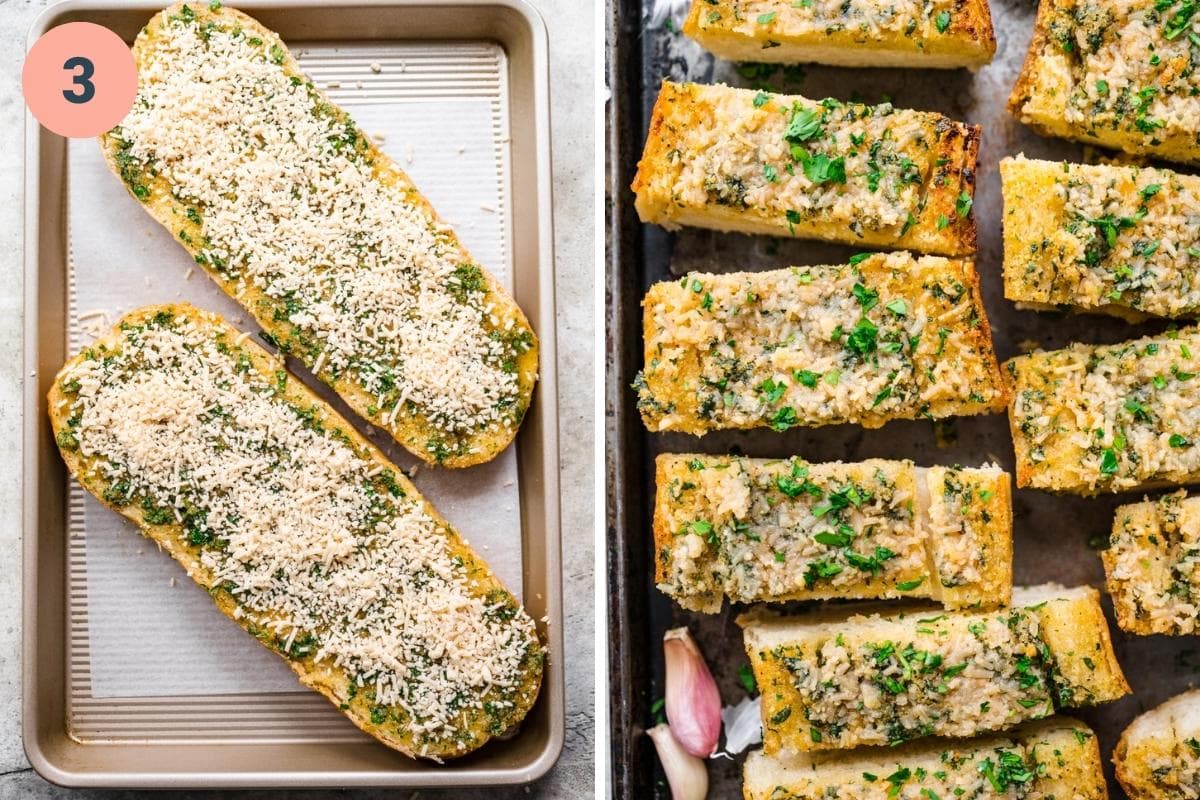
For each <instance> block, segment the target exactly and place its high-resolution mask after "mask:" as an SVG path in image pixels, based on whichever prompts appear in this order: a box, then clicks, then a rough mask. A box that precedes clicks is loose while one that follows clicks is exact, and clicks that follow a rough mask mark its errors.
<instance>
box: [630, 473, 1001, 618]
mask: <svg viewBox="0 0 1200 800" xmlns="http://www.w3.org/2000/svg"><path fill="white" fill-rule="evenodd" d="M796 474H799V475H802V476H803V477H791V478H789V476H793V475H796ZM655 476H656V479H655V484H656V490H655V505H654V523H653V529H654V543H655V582H656V584H657V586H658V588H659V589H660V590H661V591H662V592H664V593H665V594H667V595H669V596H670V597H671V598H672V599H674V600H675V601H676V602H677V603H679V604H680V605H681V606H683V607H684V608H688V609H691V610H695V611H701V612H704V613H710V614H715V613H717V612H719V611H720V610H721V607H722V601H723V599H724V598H725V597H728V598H729V599H730V600H731V601H733V602H740V603H749V602H785V601H790V600H824V599H835V598H840V599H882V598H899V597H908V598H919V597H927V598H931V599H934V600H936V601H938V602H941V603H942V604H943V605H945V606H946V607H947V608H977V609H989V608H996V607H999V606H1006V605H1008V603H1009V600H1010V598H1011V595H1012V504H1011V489H1010V481H1009V476H1008V474H1007V473H1005V472H1003V471H1002V470H1000V469H998V468H995V467H991V468H980V469H968V468H946V467H932V468H921V467H917V466H915V465H914V464H913V463H912V462H911V461H887V460H883V459H870V460H868V461H864V462H859V463H851V464H846V463H842V462H834V463H827V464H811V463H807V462H803V461H800V460H799V459H796V460H785V461H780V460H772V459H752V458H741V457H734V456H731V457H721V456H706V455H702V454H698V453H680V454H666V453H664V454H660V455H659V456H658V457H657V459H656V460H655ZM871 476H874V477H873V478H872V477H871ZM881 476H882V477H881ZM780 479H783V480H785V486H787V487H789V489H790V490H791V491H793V492H796V489H795V487H796V485H797V484H800V485H804V484H803V482H804V481H808V482H809V483H811V488H809V489H808V490H806V491H803V492H799V493H797V494H795V495H794V496H791V499H788V498H789V496H788V495H785V494H784V493H783V492H782V490H780V489H779V488H778V481H779V480H780ZM787 480H791V482H792V483H791V484H790V485H789V484H787V483H786V481H787ZM872 480H874V483H873V482H872ZM848 485H855V486H858V485H861V486H863V487H864V490H865V491H874V492H875V493H876V496H877V497H880V495H879V493H880V492H883V495H882V497H883V499H882V500H881V505H880V506H872V507H871V508H872V509H873V510H872V511H870V512H864V513H865V516H866V520H867V522H866V523H865V524H864V527H863V528H862V529H861V530H856V533H855V539H854V541H853V542H852V545H853V548H852V549H853V551H854V553H856V554H863V553H866V554H870V553H871V552H872V551H873V550H874V548H875V547H876V546H877V545H880V544H882V546H885V547H887V548H888V549H889V550H890V551H892V552H894V553H895V555H893V556H892V557H890V558H888V559H886V560H885V561H884V562H882V563H881V567H882V568H881V569H880V570H879V572H878V573H874V572H864V571H861V570H859V569H856V568H855V567H854V565H853V563H852V562H850V561H849V560H848V558H849V557H848V556H847V554H846V553H843V552H842V548H843V547H844V545H840V544H839V543H836V542H834V543H832V544H830V545H829V546H828V547H827V548H826V549H823V550H822V549H821V547H820V545H821V543H820V542H819V540H817V539H813V540H811V541H810V537H811V536H813V535H814V534H820V533H822V532H825V533H827V532H828V528H829V527H830V526H831V525H832V524H833V523H832V521H830V519H829V518H828V517H825V518H822V519H821V520H820V521H813V522H812V523H811V525H810V526H809V527H805V525H803V524H802V523H800V522H795V523H792V524H790V525H788V526H787V530H786V533H785V534H782V535H780V534H779V533H778V532H776V531H775V530H774V529H775V524H776V523H775V522H774V521H773V520H771V519H770V518H768V519H766V520H764V519H762V518H759V517H756V516H755V511H754V509H761V508H763V507H764V506H765V507H767V508H770V509H775V508H777V507H779V508H789V509H792V511H791V512H789V517H791V518H795V517H796V516H799V517H800V518H803V512H801V511H800V509H803V508H811V507H813V506H814V505H816V504H819V503H820V502H823V501H824V500H825V498H826V497H827V493H826V491H827V490H828V491H833V490H835V489H836V488H837V487H845V486H848ZM821 487H825V489H822V488H821ZM743 492H745V494H742V493H743ZM896 498H900V499H899V500H897V499H896ZM872 502H874V500H873V501H872ZM905 507H910V508H911V509H912V511H911V518H908V519H905V518H903V517H901V518H900V519H897V520H892V514H893V513H894V512H896V511H902V510H903V508H905ZM731 509H734V510H731ZM768 513H773V512H768ZM880 518H882V519H885V520H889V521H888V522H886V523H883V524H881V523H879V522H878V520H879V519H880ZM856 519H857V518H856V517H855V516H854V515H853V514H851V515H850V516H849V517H846V518H845V520H844V521H845V523H846V524H847V525H849V526H850V527H851V528H856V525H855V522H856ZM697 522H699V524H702V525H709V526H711V530H709V531H708V532H707V534H706V535H703V536H701V535H698V534H696V533H695V531H691V530H688V525H689V524H694V523H697ZM730 526H735V527H734V529H733V530H731V529H730ZM742 526H744V530H742V529H741V527H742ZM760 527H761V528H762V529H763V530H764V531H770V532H772V533H774V534H775V535H777V536H778V538H775V539H772V540H771V541H769V542H767V543H765V544H764V543H763V541H762V540H761V537H760V535H759V532H758V530H759V528H760ZM793 539H794V541H793ZM762 548H770V549H771V550H773V551H774V559H773V560H772V559H770V558H766V556H765V555H764V554H763V553H762V552H759V551H760V549H762ZM810 551H811V552H810ZM847 552H849V551H847ZM767 555H769V554H767ZM843 559H847V560H846V561H845V563H843ZM817 563H831V564H837V565H839V566H840V568H841V572H839V573H838V575H840V576H841V577H837V576H831V577H833V578H834V580H829V579H828V578H826V579H813V578H810V577H808V576H807V575H806V573H805V570H803V569H801V567H803V566H804V565H812V564H817ZM732 564H737V565H739V568H738V570H737V573H736V574H734V573H733V571H732V569H731V568H730V565H732ZM848 577H849V578H851V580H847V578H848ZM810 584H811V585H810Z"/></svg>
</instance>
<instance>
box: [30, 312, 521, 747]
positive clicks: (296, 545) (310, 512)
mask: <svg viewBox="0 0 1200 800" xmlns="http://www.w3.org/2000/svg"><path fill="white" fill-rule="evenodd" d="M248 336H249V334H247V333H239V332H238V331H236V330H235V329H233V328H231V327H229V326H228V325H227V324H226V323H225V322H224V321H223V320H221V318H220V317H218V316H217V315H215V314H205V313H202V312H200V311H198V310H197V309H195V308H193V307H191V306H188V305H185V304H180V305H174V306H159V307H150V308H146V309H142V310H140V311H135V312H133V313H131V314H129V315H128V316H126V317H125V318H124V319H123V320H122V321H121V322H120V324H119V325H118V326H117V328H116V329H114V331H113V332H112V334H110V335H109V336H107V337H104V338H102V339H100V340H99V341H97V342H96V343H94V344H93V345H92V346H91V347H89V348H87V349H86V350H85V351H84V352H83V353H81V354H80V355H79V356H77V357H76V358H75V359H73V360H72V361H70V362H68V363H67V365H66V366H64V367H63V369H62V371H61V372H60V373H59V375H58V377H57V378H56V380H55V382H54V387H53V389H52V391H51V394H50V398H49V408H50V412H51V421H52V423H53V426H54V431H55V436H56V441H57V443H58V445H59V448H60V450H61V452H62V454H63V457H64V459H65V460H66V462H67V465H68V467H69V468H70V469H71V472H72V473H73V474H74V475H75V477H76V478H78V480H79V481H80V483H81V484H83V486H84V487H85V488H86V489H88V490H89V491H90V492H92V493H93V494H94V495H96V497H98V498H100V499H101V500H103V501H104V502H105V503H106V504H108V505H110V506H111V507H113V508H114V509H116V510H118V511H120V512H121V513H122V514H123V515H125V516H126V517H128V518H130V519H131V520H133V521H134V522H136V523H137V524H138V525H139V526H140V527H141V529H142V531H143V533H144V534H145V535H146V536H148V537H150V538H152V539H153V540H155V541H156V542H158V543H159V544H160V545H161V546H162V547H164V548H165V549H166V550H167V551H168V552H170V553H171V555H172V556H173V557H175V559H176V560H178V561H179V562H180V563H181V564H182V565H183V566H184V567H185V568H186V569H187V571H188V574H189V575H190V576H191V577H192V578H193V579H194V580H196V582H197V583H199V584H200V585H201V586H203V587H204V588H206V589H208V590H209V593H210V594H211V595H212V596H213V599H214V600H215V601H216V603H217V605H218V607H219V608H220V609H221V610H222V611H223V612H225V613H226V614H228V615H229V616H230V617H231V618H233V619H234V620H235V621H236V622H237V623H238V624H239V625H240V626H242V627H243V628H244V629H246V630H247V631H248V632H249V633H250V634H251V635H253V636H254V637H255V638H257V639H258V640H259V641H260V642H261V643H262V644H263V645H264V646H266V647H268V648H270V649H271V650H274V651H275V652H277V653H279V654H280V655H281V656H282V657H283V658H284V659H285V660H286V661H287V662H288V664H289V666H291V668H292V669H293V670H294V671H296V673H297V674H298V675H299V676H300V679H301V682H302V683H304V684H305V685H307V686H309V687H311V688H314V689H316V690H318V691H320V692H321V693H322V694H324V695H325V696H326V697H328V698H329V699H330V700H331V701H332V702H334V703H335V704H337V705H339V707H340V708H341V709H342V710H343V711H344V712H345V713H346V714H347V716H349V717H350V719H351V720H353V721H354V723H355V724H356V725H358V726H359V727H361V728H363V729H364V730H366V731H367V732H369V733H371V734H372V735H374V736H376V737H377V738H379V739H380V740H381V741H383V742H384V743H385V744H387V745H389V746H391V747H394V748H396V749H398V750H401V751H403V752H405V753H408V754H410V755H420V756H427V757H431V758H441V757H448V756H458V755H462V754H464V753H466V752H469V751H470V750H473V749H475V748H477V747H479V746H480V745H482V744H483V743H484V742H485V741H487V740H488V739H489V738H490V737H492V736H495V735H498V734H500V733H503V732H504V731H506V730H508V729H509V728H510V727H512V726H513V725H514V724H516V723H517V722H519V721H520V720H521V719H522V718H523V717H524V716H525V713H526V712H527V711H528V709H529V708H530V706H531V705H532V703H533V701H534V700H535V699H536V697H537V693H538V685H539V681H540V674H541V663H542V648H541V645H540V644H539V642H538V637H537V634H536V632H535V629H534V624H533V621H532V620H531V619H530V618H529V616H528V615H527V614H526V613H525V611H524V610H523V609H522V608H521V607H520V605H519V603H518V602H517V600H516V599H515V598H514V597H513V596H512V595H511V594H510V593H509V592H508V591H506V590H505V589H504V587H503V586H502V585H501V584H500V583H499V581H498V580H497V579H496V578H495V576H494V575H493V574H492V573H491V571H490V570H489V569H488V567H487V565H486V564H484V563H483V562H482V560H480V559H479V558H478V556H476V555H475V554H474V553H473V552H472V551H471V550H470V548H469V547H467V546H466V544H465V543H464V542H463V541H462V539H461V538H460V537H459V536H458V534H457V533H456V532H455V531H454V530H453V529H452V528H451V527H450V526H449V524H448V523H447V522H446V521H445V520H444V519H443V518H442V517H441V516H440V515H438V513H437V512H436V511H435V510H434V509H433V507H432V506H430V505H429V503H428V502H426V501H425V500H424V498H422V497H421V495H420V494H419V493H417V491H416V489H415V488H414V487H413V485H412V484H411V483H409V482H408V480H407V479H405V478H404V476H403V475H402V474H400V473H399V472H398V470H397V468H396V467H395V466H394V465H392V464H391V463H389V462H388V461H387V460H386V459H385V458H384V457H383V456H382V454H381V453H379V452H378V451H377V450H376V449H375V448H374V447H372V446H371V445H370V444H369V443H368V442H367V441H366V440H365V439H363V438H362V437H361V436H359V435H358V434H357V433H356V432H355V431H354V430H353V429H352V428H351V427H350V426H349V425H348V424H347V423H346V422H345V420H343V419H342V418H341V417H339V416H338V415H337V414H336V412H334V411H333V410H332V409H331V408H330V407H329V406H327V405H326V404H325V403H323V402H322V401H321V400H319V399H317V398H316V397H314V396H313V395H312V394H311V393H310V392H309V391H308V390H307V389H306V388H305V387H303V385H302V384H300V383H299V382H298V381H296V380H295V379H293V378H292V377H291V376H290V375H288V373H287V372H286V371H284V369H283V367H282V364H280V363H279V362H278V361H276V360H274V359H273V358H271V357H270V356H269V355H268V354H267V353H266V352H265V351H263V350H262V349H261V348H259V347H258V346H256V345H254V344H253V343H251V342H249V341H248V339H247V337H248Z"/></svg>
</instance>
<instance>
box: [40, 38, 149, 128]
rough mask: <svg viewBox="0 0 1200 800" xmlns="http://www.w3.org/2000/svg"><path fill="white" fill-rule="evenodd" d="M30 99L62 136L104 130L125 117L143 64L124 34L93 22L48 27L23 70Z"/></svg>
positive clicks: (48, 123) (46, 125) (42, 118)
mask: <svg viewBox="0 0 1200 800" xmlns="http://www.w3.org/2000/svg"><path fill="white" fill-rule="evenodd" d="M21 86H22V90H23V91H24V93H25V104H26V105H28V106H29V110H30V111H31V112H32V113H33V116H34V117H36V118H37V121H38V122H40V123H42V125H44V126H45V127H46V128H48V129H49V130H51V131H54V132H55V133H57V134H59V135H60V136H68V137H72V138H81V137H90V136H99V135H100V134H102V133H104V132H105V131H107V130H109V129H111V128H113V127H114V126H115V125H116V124H117V123H119V122H120V121H121V120H122V119H124V118H125V115H126V114H128V113H129V109H130V108H132V107H133V98H134V96H135V95H136V94H137V66H136V65H135V64H134V63H133V53H132V52H131V51H130V49H129V45H127V44H125V42H123V41H121V37H120V36H117V35H116V34H115V33H113V32H112V31H110V30H109V29H108V28H105V27H102V26H100V25H94V24H92V23H91V22H68V23H67V24H65V25H59V26H58V27H57V28H51V29H50V30H48V31H46V33H45V34H43V35H42V37H41V38H39V39H38V40H37V41H36V42H34V43H33V47H32V48H30V50H29V53H28V55H26V56H25V66H24V68H23V69H22V70H21Z"/></svg>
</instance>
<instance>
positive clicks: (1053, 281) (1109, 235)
mask: <svg viewBox="0 0 1200 800" xmlns="http://www.w3.org/2000/svg"><path fill="white" fill-rule="evenodd" d="M1000 174H1001V177H1002V178H1003V186H1004V294H1005V297H1007V298H1008V299H1009V300H1015V301H1018V302H1023V303H1028V304H1030V305H1033V306H1034V307H1054V306H1060V305H1061V306H1070V307H1075V308H1080V309H1084V310H1089V311H1104V312H1108V313H1113V314H1118V315H1121V316H1126V317H1134V318H1136V317H1139V316H1142V315H1146V314H1152V315H1155V316H1161V317H1194V316H1196V315H1197V314H1198V313H1200V281H1197V280H1196V274H1197V271H1198V270H1200V178H1195V177H1193V176H1190V175H1180V174H1178V173H1175V172H1171V171H1169V170H1160V169H1152V168H1149V167H1145V168H1140V167H1123V166H1090V165H1083V164H1067V163H1058V162H1050V161H1033V160H1028V159H1026V158H1024V157H1018V158H1006V159H1004V160H1003V161H1001V162H1000Z"/></svg>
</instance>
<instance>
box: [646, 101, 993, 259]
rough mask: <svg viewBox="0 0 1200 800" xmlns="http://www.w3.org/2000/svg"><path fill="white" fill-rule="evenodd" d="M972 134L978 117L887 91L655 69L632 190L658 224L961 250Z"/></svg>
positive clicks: (970, 239)
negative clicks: (854, 92)
mask: <svg viewBox="0 0 1200 800" xmlns="http://www.w3.org/2000/svg"><path fill="white" fill-rule="evenodd" d="M978 146H979V130H978V128H974V127H971V126H968V125H964V124H962V123H958V122H954V121H952V120H950V119H947V118H946V117H943V116H941V115H940V114H934V113H927V112H920V111H906V110H900V109H896V108H893V107H892V106H891V104H890V103H884V104H882V105H876V106H867V105H862V104H857V103H841V102H839V101H837V100H832V99H829V100H822V101H819V102H818V101H815V100H809V99H807V98H804V97H799V96H789V95H776V94H770V93H768V92H754V91H750V90H746V89H732V88H730V87H728V86H722V85H715V86H702V85H699V84H690V83H689V84H676V83H671V82H669V81H665V82H664V83H663V86H662V90H661V91H660V93H659V96H658V100H657V101H656V103H655V106H654V116H653V119H652V120H651V123H650V132H649V135H648V137H647V140H646V147H645V151H644V152H643V154H642V159H641V161H640V162H639V164H638V174H637V177H636V178H635V180H634V183H633V190H634V192H635V193H636V194H637V209H638V213H639V214H640V216H641V218H642V220H643V221H645V222H654V223H658V224H661V225H663V226H664V227H667V228H676V227H679V226H681V225H692V226H699V227H706V228H716V229H718V230H734V231H741V232H744V233H764V234H771V235H775V236H799V237H803V238H810V239H825V240H830V241H837V242H846V243H849V244H866V245H873V246H878V247H890V248H905V249H911V250H917V251H920V252H930V253H940V254H943V255H968V254H970V253H973V252H974V250H975V220H974V217H973V215H972V214H971V207H972V203H973V199H972V198H973V191H974V180H975V156H976V153H977V151H978Z"/></svg>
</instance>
